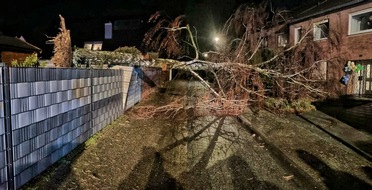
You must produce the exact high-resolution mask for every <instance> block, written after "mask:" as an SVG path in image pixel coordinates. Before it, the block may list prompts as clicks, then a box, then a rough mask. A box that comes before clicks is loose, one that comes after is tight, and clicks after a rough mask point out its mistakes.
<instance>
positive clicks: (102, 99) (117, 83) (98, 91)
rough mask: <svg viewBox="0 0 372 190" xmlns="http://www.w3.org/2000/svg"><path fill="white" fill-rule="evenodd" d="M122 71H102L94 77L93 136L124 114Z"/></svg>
mask: <svg viewBox="0 0 372 190" xmlns="http://www.w3.org/2000/svg"><path fill="white" fill-rule="evenodd" d="M123 74H124V72H123V71H122V70H101V71H98V72H94V74H93V76H92V81H93V82H92V86H93V99H92V114H93V116H92V119H93V134H95V133H96V132H97V131H99V130H101V129H102V128H103V127H105V126H106V125H108V124H109V123H111V122H112V121H114V120H115V119H116V118H118V117H119V116H120V115H121V114H123V112H124V109H123V107H122V105H123V94H124V92H123V77H122V75H123Z"/></svg>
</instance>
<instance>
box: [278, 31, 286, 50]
mask: <svg viewBox="0 0 372 190" xmlns="http://www.w3.org/2000/svg"><path fill="white" fill-rule="evenodd" d="M287 43H288V35H287V34H284V33H281V34H278V47H285V46H287Z"/></svg>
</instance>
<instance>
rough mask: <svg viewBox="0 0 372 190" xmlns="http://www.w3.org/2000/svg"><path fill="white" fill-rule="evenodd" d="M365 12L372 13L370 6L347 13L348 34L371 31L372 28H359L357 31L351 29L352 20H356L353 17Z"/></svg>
mask: <svg viewBox="0 0 372 190" xmlns="http://www.w3.org/2000/svg"><path fill="white" fill-rule="evenodd" d="M366 13H371V15H372V8H368V9H364V10H361V11H357V12H353V13H350V14H349V31H348V34H349V35H354V34H363V33H368V32H372V28H371V29H366V30H360V29H359V30H358V31H353V30H352V28H353V25H354V24H353V23H354V22H353V20H356V19H354V18H355V17H357V16H360V15H362V14H366ZM371 22H372V20H371Z"/></svg>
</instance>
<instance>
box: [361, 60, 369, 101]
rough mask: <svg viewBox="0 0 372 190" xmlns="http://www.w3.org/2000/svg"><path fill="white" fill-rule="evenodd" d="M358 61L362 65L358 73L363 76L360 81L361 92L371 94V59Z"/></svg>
mask: <svg viewBox="0 0 372 190" xmlns="http://www.w3.org/2000/svg"><path fill="white" fill-rule="evenodd" d="M358 63H360V64H361V65H363V67H364V68H363V70H362V71H361V73H360V74H361V76H363V80H362V81H360V82H361V83H362V89H361V90H362V94H372V60H366V61H360V62H359V61H358Z"/></svg>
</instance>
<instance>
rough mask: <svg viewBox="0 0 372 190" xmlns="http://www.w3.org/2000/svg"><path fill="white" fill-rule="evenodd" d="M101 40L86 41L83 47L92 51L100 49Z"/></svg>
mask: <svg viewBox="0 0 372 190" xmlns="http://www.w3.org/2000/svg"><path fill="white" fill-rule="evenodd" d="M102 46H103V42H102V41H86V42H84V49H89V50H93V51H100V50H102Z"/></svg>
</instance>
